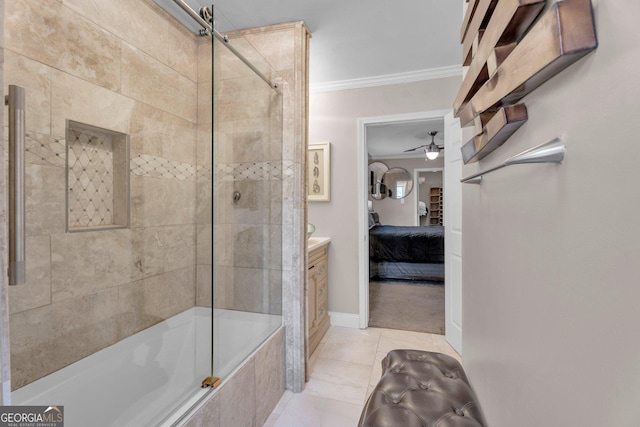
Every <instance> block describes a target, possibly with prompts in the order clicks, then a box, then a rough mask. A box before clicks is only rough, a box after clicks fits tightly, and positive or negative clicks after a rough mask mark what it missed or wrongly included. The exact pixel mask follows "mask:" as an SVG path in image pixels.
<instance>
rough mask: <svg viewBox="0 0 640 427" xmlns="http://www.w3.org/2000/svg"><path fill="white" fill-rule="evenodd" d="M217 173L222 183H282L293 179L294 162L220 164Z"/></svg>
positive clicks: (216, 169) (216, 168)
mask: <svg viewBox="0 0 640 427" xmlns="http://www.w3.org/2000/svg"><path fill="white" fill-rule="evenodd" d="M215 173H216V178H218V180H220V181H280V180H285V179H290V178H293V162H291V161H265V162H246V163H220V164H217V165H216V166H215Z"/></svg>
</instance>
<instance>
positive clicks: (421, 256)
mask: <svg viewBox="0 0 640 427" xmlns="http://www.w3.org/2000/svg"><path fill="white" fill-rule="evenodd" d="M369 258H370V260H371V261H373V262H384V261H391V262H415V263H442V262H444V227H443V226H441V225H432V226H429V227H410V226H396V225H377V226H375V227H373V228H372V229H371V230H369Z"/></svg>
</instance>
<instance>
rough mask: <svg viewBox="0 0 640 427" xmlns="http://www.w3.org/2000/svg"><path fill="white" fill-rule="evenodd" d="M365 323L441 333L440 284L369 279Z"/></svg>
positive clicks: (441, 288)
mask: <svg viewBox="0 0 640 427" xmlns="http://www.w3.org/2000/svg"><path fill="white" fill-rule="evenodd" d="M369 326H372V327H376V328H389V329H403V330H406V331H415V332H428V333H431V334H441V335H444V284H443V283H438V284H435V282H428V283H423V282H419V283H416V282H369Z"/></svg>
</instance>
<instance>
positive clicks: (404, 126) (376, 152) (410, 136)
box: [367, 119, 444, 160]
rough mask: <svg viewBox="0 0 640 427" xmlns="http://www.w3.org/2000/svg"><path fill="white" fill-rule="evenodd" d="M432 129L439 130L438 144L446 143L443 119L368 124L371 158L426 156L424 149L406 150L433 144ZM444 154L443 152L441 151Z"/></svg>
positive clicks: (436, 141)
mask: <svg viewBox="0 0 640 427" xmlns="http://www.w3.org/2000/svg"><path fill="white" fill-rule="evenodd" d="M430 131H437V132H438V134H437V135H436V136H435V138H434V142H435V143H436V145H438V146H440V147H442V146H443V145H444V139H443V133H444V122H443V120H442V119H432V120H423V121H413V122H409V123H394V124H384V125H378V126H376V125H369V126H367V151H368V152H369V156H370V157H371V159H374V160H375V159H401V158H412V157H419V158H424V157H425V152H424V149H418V150H415V151H412V152H408V153H406V152H405V150H409V149H411V148H415V147H419V146H421V145H427V144H431V136H430V135H428V132H430ZM441 154H442V152H441Z"/></svg>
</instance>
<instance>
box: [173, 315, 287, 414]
mask: <svg viewBox="0 0 640 427" xmlns="http://www.w3.org/2000/svg"><path fill="white" fill-rule="evenodd" d="M284 346H285V332H284V327H280V328H279V329H278V330H277V331H276V332H275V333H274V334H273V335H271V336H270V337H269V338H268V339H267V340H266V341H265V342H264V343H263V344H262V345H261V346H260V347H258V348H257V350H256V351H255V352H254V353H253V354H252V355H251V356H250V357H248V358H247V359H246V360H245V361H244V362H243V364H242V365H240V367H238V368H237V370H235V371H234V372H233V374H232V375H231V376H230V377H229V378H226V379H224V380H223V382H222V384H221V385H220V386H219V387H218V388H217V389H216V390H215V391H214V392H213V393H212V394H210V395H209V396H208V397H207V399H206V400H205V401H204V402H203V403H202V404H201V405H200V406H199V407H197V408H196V409H195V410H194V411H193V412H192V413H191V414H189V416H188V417H187V418H186V421H185V422H184V424H183V425H184V427H209V426H216V427H238V426H246V427H261V426H262V425H263V424H264V423H265V421H266V420H267V419H268V418H269V416H270V414H271V412H272V411H273V409H274V408H275V407H276V405H277V404H278V402H279V400H280V398H281V397H282V395H283V393H284V390H285V366H284V365H285V363H284V361H285V348H284Z"/></svg>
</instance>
